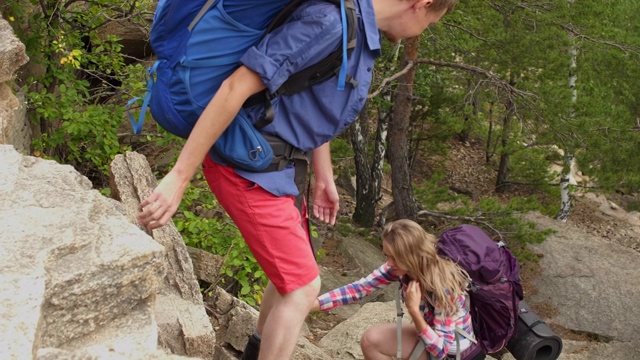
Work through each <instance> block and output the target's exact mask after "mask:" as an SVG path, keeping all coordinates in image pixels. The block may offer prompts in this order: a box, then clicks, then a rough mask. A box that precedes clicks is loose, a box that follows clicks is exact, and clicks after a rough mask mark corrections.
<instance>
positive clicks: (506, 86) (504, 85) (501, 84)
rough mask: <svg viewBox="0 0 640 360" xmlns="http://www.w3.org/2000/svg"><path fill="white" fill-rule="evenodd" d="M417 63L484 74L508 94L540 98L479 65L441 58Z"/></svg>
mask: <svg viewBox="0 0 640 360" xmlns="http://www.w3.org/2000/svg"><path fill="white" fill-rule="evenodd" d="M416 63H418V64H429V65H433V66H439V67H448V68H451V69H457V70H463V71H466V72H470V73H473V74H476V75H481V76H484V77H485V78H486V79H487V80H488V81H489V82H490V83H493V84H494V85H496V86H498V87H499V88H502V89H503V90H505V91H506V92H507V93H508V94H513V95H516V96H520V97H523V98H538V96H537V95H536V94H534V93H531V92H528V91H522V90H520V89H517V88H515V87H513V86H512V85H510V84H509V82H508V81H505V80H503V79H502V78H501V77H500V76H498V75H496V74H494V73H492V72H491V71H489V70H485V69H482V68H479V67H477V66H473V65H467V64H458V63H451V62H446V61H439V60H433V59H417V60H416Z"/></svg>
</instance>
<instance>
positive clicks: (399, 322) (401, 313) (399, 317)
mask: <svg viewBox="0 0 640 360" xmlns="http://www.w3.org/2000/svg"><path fill="white" fill-rule="evenodd" d="M401 294H402V282H400V286H398V291H396V316H397V327H396V328H397V333H396V341H397V344H398V351H397V353H396V357H397V358H398V359H402V317H403V316H404V311H402V298H401Z"/></svg>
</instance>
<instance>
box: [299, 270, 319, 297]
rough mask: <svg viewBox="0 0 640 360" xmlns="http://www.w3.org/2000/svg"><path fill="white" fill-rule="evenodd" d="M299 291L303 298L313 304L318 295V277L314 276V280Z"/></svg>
mask: <svg viewBox="0 0 640 360" xmlns="http://www.w3.org/2000/svg"><path fill="white" fill-rule="evenodd" d="M300 290H302V291H303V292H304V296H305V298H306V299H307V300H308V301H310V302H311V303H313V301H315V299H316V298H317V297H318V294H319V293H320V276H316V278H315V279H313V280H312V281H311V282H310V283H308V284H307V285H305V286H303V287H302V288H301V289H300Z"/></svg>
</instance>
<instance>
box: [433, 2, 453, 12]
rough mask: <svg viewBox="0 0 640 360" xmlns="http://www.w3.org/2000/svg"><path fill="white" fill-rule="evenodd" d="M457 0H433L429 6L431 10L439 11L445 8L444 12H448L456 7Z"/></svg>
mask: <svg viewBox="0 0 640 360" xmlns="http://www.w3.org/2000/svg"><path fill="white" fill-rule="evenodd" d="M456 1H457V0H433V2H432V3H431V6H430V7H429V8H430V9H431V10H433V11H441V10H444V9H446V11H445V14H449V13H450V12H452V11H453V8H455V7H456Z"/></svg>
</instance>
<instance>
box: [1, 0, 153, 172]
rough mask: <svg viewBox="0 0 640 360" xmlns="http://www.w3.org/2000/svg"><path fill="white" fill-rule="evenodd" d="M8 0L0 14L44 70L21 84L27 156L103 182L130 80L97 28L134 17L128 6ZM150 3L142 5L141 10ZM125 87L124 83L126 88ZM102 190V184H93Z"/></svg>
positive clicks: (117, 145)
mask: <svg viewBox="0 0 640 360" xmlns="http://www.w3.org/2000/svg"><path fill="white" fill-rule="evenodd" d="M30 3H31V5H32V6H25V1H17V0H9V1H7V2H6V4H5V5H4V8H3V13H5V14H6V15H7V16H8V17H9V18H10V19H13V21H12V22H11V23H12V24H13V25H14V28H15V31H16V34H17V35H18V36H19V37H20V39H21V40H22V42H23V43H24V44H25V45H26V51H27V54H28V55H29V57H30V59H31V62H32V63H33V64H34V65H37V67H39V68H40V69H44V71H33V72H31V75H30V76H29V77H28V78H26V79H23V83H24V85H25V86H26V94H27V101H28V107H29V110H30V111H29V115H30V117H31V121H32V123H33V124H34V127H35V129H36V130H37V131H36V133H35V134H34V140H33V149H34V151H33V153H34V155H36V156H41V157H46V158H51V159H55V160H57V161H58V162H61V163H66V164H70V165H73V166H74V167H75V168H76V169H78V171H80V172H81V173H83V174H84V175H86V176H88V177H89V178H90V179H92V180H94V181H95V180H96V179H101V180H104V178H105V177H106V176H105V175H107V174H108V166H109V163H110V161H111V160H112V159H113V157H114V156H115V155H116V154H118V153H122V152H124V151H127V150H130V147H129V146H128V145H126V144H123V143H121V141H120V139H119V137H118V129H119V128H120V127H121V126H122V122H123V119H124V118H125V117H124V105H123V102H122V99H123V98H124V97H125V94H128V91H127V89H126V88H124V87H123V86H122V83H123V80H124V78H125V77H127V76H129V75H130V74H131V71H130V70H129V67H137V66H135V65H126V63H125V57H124V55H123V54H122V53H121V51H122V45H121V43H120V42H119V39H118V38H116V37H114V36H111V35H106V34H104V33H101V32H100V31H99V29H101V28H103V27H104V25H105V24H106V23H107V22H109V21H113V20H121V19H138V20H141V18H140V17H139V12H138V8H137V7H136V6H137V5H139V3H137V2H136V1H134V0H132V1H124V3H123V2H116V1H113V0H102V1H71V2H67V3H64V4H61V3H60V2H58V1H52V0H46V1H30ZM148 5H150V4H148ZM129 83H131V82H129ZM97 185H102V184H97Z"/></svg>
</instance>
